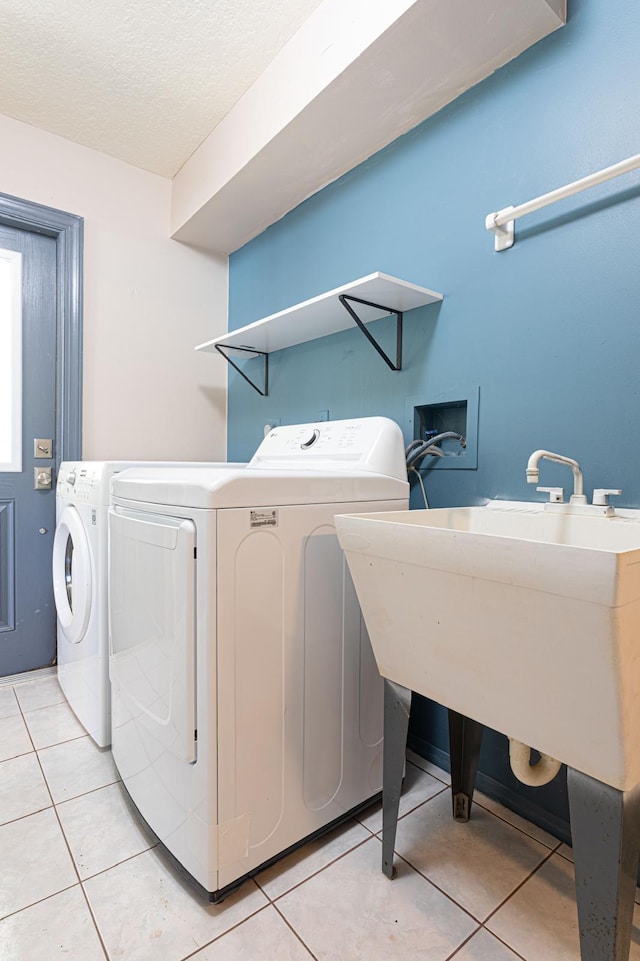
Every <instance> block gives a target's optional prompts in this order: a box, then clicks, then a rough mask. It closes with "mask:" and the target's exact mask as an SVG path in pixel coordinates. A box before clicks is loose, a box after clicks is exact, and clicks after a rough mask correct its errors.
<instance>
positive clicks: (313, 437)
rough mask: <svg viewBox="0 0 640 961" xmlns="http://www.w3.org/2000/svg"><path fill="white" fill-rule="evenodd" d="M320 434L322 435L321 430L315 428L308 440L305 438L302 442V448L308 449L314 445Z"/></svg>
mask: <svg viewBox="0 0 640 961" xmlns="http://www.w3.org/2000/svg"><path fill="white" fill-rule="evenodd" d="M319 436H320V431H319V430H318V429H317V428H315V429H314V431H313V433H312V434H311V435H310V436H309V437H307V439H306V440H303V441H302V443H301V444H300V447H301V448H302V450H308V449H309V448H310V447H313V445H314V444H315V442H316V441H317V439H318V437H319Z"/></svg>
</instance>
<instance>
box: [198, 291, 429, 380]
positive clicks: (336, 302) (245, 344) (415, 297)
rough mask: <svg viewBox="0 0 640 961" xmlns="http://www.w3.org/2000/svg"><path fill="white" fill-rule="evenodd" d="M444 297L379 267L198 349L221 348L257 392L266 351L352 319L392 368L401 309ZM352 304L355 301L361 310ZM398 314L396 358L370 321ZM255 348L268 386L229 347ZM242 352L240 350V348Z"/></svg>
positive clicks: (398, 365)
mask: <svg viewBox="0 0 640 961" xmlns="http://www.w3.org/2000/svg"><path fill="white" fill-rule="evenodd" d="M440 300H442V294H438V293H436V292H435V291H433V290H429V289H427V288H426V287H418V286H417V285H416V284H411V283H409V282H408V281H405V280H398V279H397V278H396V277H390V276H389V275H388V274H382V273H380V272H376V273H373V274H368V275H367V276H366V277H361V278H360V279H359V280H354V281H353V282H352V283H350V284H344V285H343V286H342V287H336V288H335V289H334V290H329V291H327V292H326V293H324V294H320V295H319V296H317V297H312V298H311V299H310V300H305V301H303V302H302V303H300V304H295V305H294V306H293V307H288V308H287V309H286V310H281V311H279V312H278V313H276V314H271V315H270V316H268V317H263V318H262V319H261V320H256V321H255V322H254V323H252V324H248V325H247V326H246V327H240V328H238V329H237V330H232V331H229V333H227V334H223V335H222V336H220V337H216V338H215V339H214V340H209V341H207V342H206V343H204V344H199V345H198V346H197V347H196V348H195V349H196V350H203V351H217V352H218V353H219V354H221V355H222V356H223V357H224V358H225V360H227V361H228V362H229V363H230V364H231V365H232V366H233V367H234V368H235V369H236V370H237V371H238V373H240V374H241V375H242V376H243V377H244V379H245V380H247V381H248V383H250V384H251V386H252V387H253V388H254V389H255V390H257V391H258V393H259V394H262V395H263V396H266V395H267V394H268V391H269V381H268V378H269V366H268V356H269V354H270V353H272V352H273V351H275V350H283V349H284V348H285V347H293V346H295V345H296V344H304V343H306V342H307V341H309V340H317V339H318V338H319V337H326V336H327V335H328V334H336V333H338V332H339V331H342V330H347V329H349V328H350V327H351V326H352V325H353V324H354V323H355V324H357V325H358V327H359V328H360V330H361V331H362V332H363V334H364V335H365V336H366V337H367V339H368V340H369V341H370V343H371V344H372V346H373V347H374V348H375V349H376V350H377V351H378V353H379V354H380V356H381V357H382V358H383V360H384V361H385V363H386V364H387V365H388V366H389V367H390V368H391V369H392V370H400V369H401V367H402V315H403V313H404V311H406V310H413V308H414V307H423V306H425V305H426V304H433V303H436V302H437V301H440ZM353 305H357V312H356V310H355V309H354V306H353ZM389 314H395V316H396V320H397V335H396V359H395V363H394V362H393V361H392V360H391V359H390V358H389V357H388V356H387V354H386V353H385V352H384V351H383V349H382V348H381V347H380V345H379V344H378V342H377V341H376V340H375V338H374V337H373V336H372V334H371V332H370V331H368V330H367V329H366V325H367V324H370V323H371V322H372V321H374V320H380V318H382V317H387V316H389ZM231 352H239V354H242V353H245V354H247V353H248V354H251V355H253V356H256V357H258V356H259V357H262V358H263V360H264V389H261V388H260V387H258V386H257V385H256V384H255V383H254V382H253V381H252V380H250V378H248V377H247V375H246V373H245V372H244V371H242V370H241V369H240V368H239V367H238V366H237V365H236V364H235V363H234V362H233V360H231V357H230V353H231ZM236 356H238V354H236Z"/></svg>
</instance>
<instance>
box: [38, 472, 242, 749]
mask: <svg viewBox="0 0 640 961" xmlns="http://www.w3.org/2000/svg"><path fill="white" fill-rule="evenodd" d="M150 463H153V464H154V465H155V464H156V463H158V462H155V461H154V462H149V461H65V462H63V463H62V464H61V465H60V470H59V471H58V482H57V485H56V533H55V537H54V541H53V559H52V563H53V591H54V597H55V604H56V609H57V614H58V680H59V681H60V686H61V687H62V690H63V691H64V695H65V697H66V699H67V701H68V703H69V705H70V707H71V708H72V710H73V712H74V713H75V715H76V717H77V718H78V720H79V721H80V722H81V724H82V725H83V726H84V728H85V730H86V731H87V733H88V734H90V735H91V737H92V738H93V740H94V741H95V742H96V744H97V745H98V746H99V747H106V746H107V745H109V744H110V743H111V694H110V685H109V650H108V631H107V616H108V601H107V570H108V566H107V530H108V517H107V512H108V508H109V487H110V483H111V478H112V477H113V476H114V474H117V473H118V472H119V471H121V470H124V469H126V468H127V467H135V466H142V465H146V466H149V465H150ZM169 463H170V462H169ZM159 466H160V464H159ZM162 466H168V462H166V461H163V462H162ZM190 466H193V467H198V468H199V467H200V466H201V465H199V464H193V465H190ZM206 466H213V465H206ZM215 466H220V467H223V466H227V465H215ZM231 466H234V467H236V466H240V465H231Z"/></svg>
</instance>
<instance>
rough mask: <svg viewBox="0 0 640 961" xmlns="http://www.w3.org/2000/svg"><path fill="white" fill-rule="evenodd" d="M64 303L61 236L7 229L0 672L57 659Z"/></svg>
mask: <svg viewBox="0 0 640 961" xmlns="http://www.w3.org/2000/svg"><path fill="white" fill-rule="evenodd" d="M56 305H57V260H56V240H55V238H54V237H50V236H45V235H44V234H41V233H36V232H32V231H26V230H20V229H16V228H14V227H3V226H0V676H5V675H8V674H17V673H20V672H22V671H28V670H33V669H35V668H38V667H44V666H47V665H49V664H53V663H55V654H56V616H55V606H54V602H53V588H52V581H51V551H52V544H53V535H54V528H55V477H54V468H55V457H56V433H55V432H56V422H57V416H56V343H57V336H56V334H57V332H56V317H57V306H56ZM36 470H37V471H38V473H39V474H40V473H41V472H42V471H46V470H51V484H50V486H49V487H46V486H43V479H42V477H40V479H39V486H40V489H35V487H36V478H35V471H36ZM45 485H46V482H45Z"/></svg>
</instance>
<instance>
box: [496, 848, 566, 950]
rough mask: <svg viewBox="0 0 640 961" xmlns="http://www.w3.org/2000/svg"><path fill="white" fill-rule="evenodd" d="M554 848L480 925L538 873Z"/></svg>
mask: <svg viewBox="0 0 640 961" xmlns="http://www.w3.org/2000/svg"><path fill="white" fill-rule="evenodd" d="M561 843H562V842H559V844H561ZM558 846H559V845H558ZM556 850H557V848H555V849H554V850H553V851H549V853H548V854H547V856H546V857H545V858H543V859H542V861H540V864H537V865H536V866H535V868H534V869H533V870H532V871H530V872H529V874H528V875H527V876H526V878H524V880H522V881H521V882H520V884H517V885H516V887H515V888H514V889H513V891H511V892H510V893H509V894H508V895H507V897H506V898H504V899H503V900H502V901H501V902H500V904H499V905H498V906H497V907H495V908H494V909H493V911H491V912H490V913H489V914H488V915H487V916H486V918H485V919H484V921H482V925H483V926H485V925H486V923H487V921H490V920H491V918H492V917H493V916H494V915H495V914H497V913H498V911H499V910H500V909H501V908H503V907H504V906H505V904H506V903H507V901H510V900H511V898H512V897H513V896H514V894H516V893H517V892H518V891H519V890H520V889H521V888H523V887H524V885H525V884H526V883H527V881H530V880H531V878H532V877H533V876H534V874H537V873H538V871H539V870H540V869H541V868H542V867H543V866H544V865H545V864H546V863H547V861H549V860H550V859H551V858H552V857H553V855H554V854H555V853H556ZM487 930H489V929H488V928H487ZM491 933H492V934H493V932H491Z"/></svg>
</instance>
